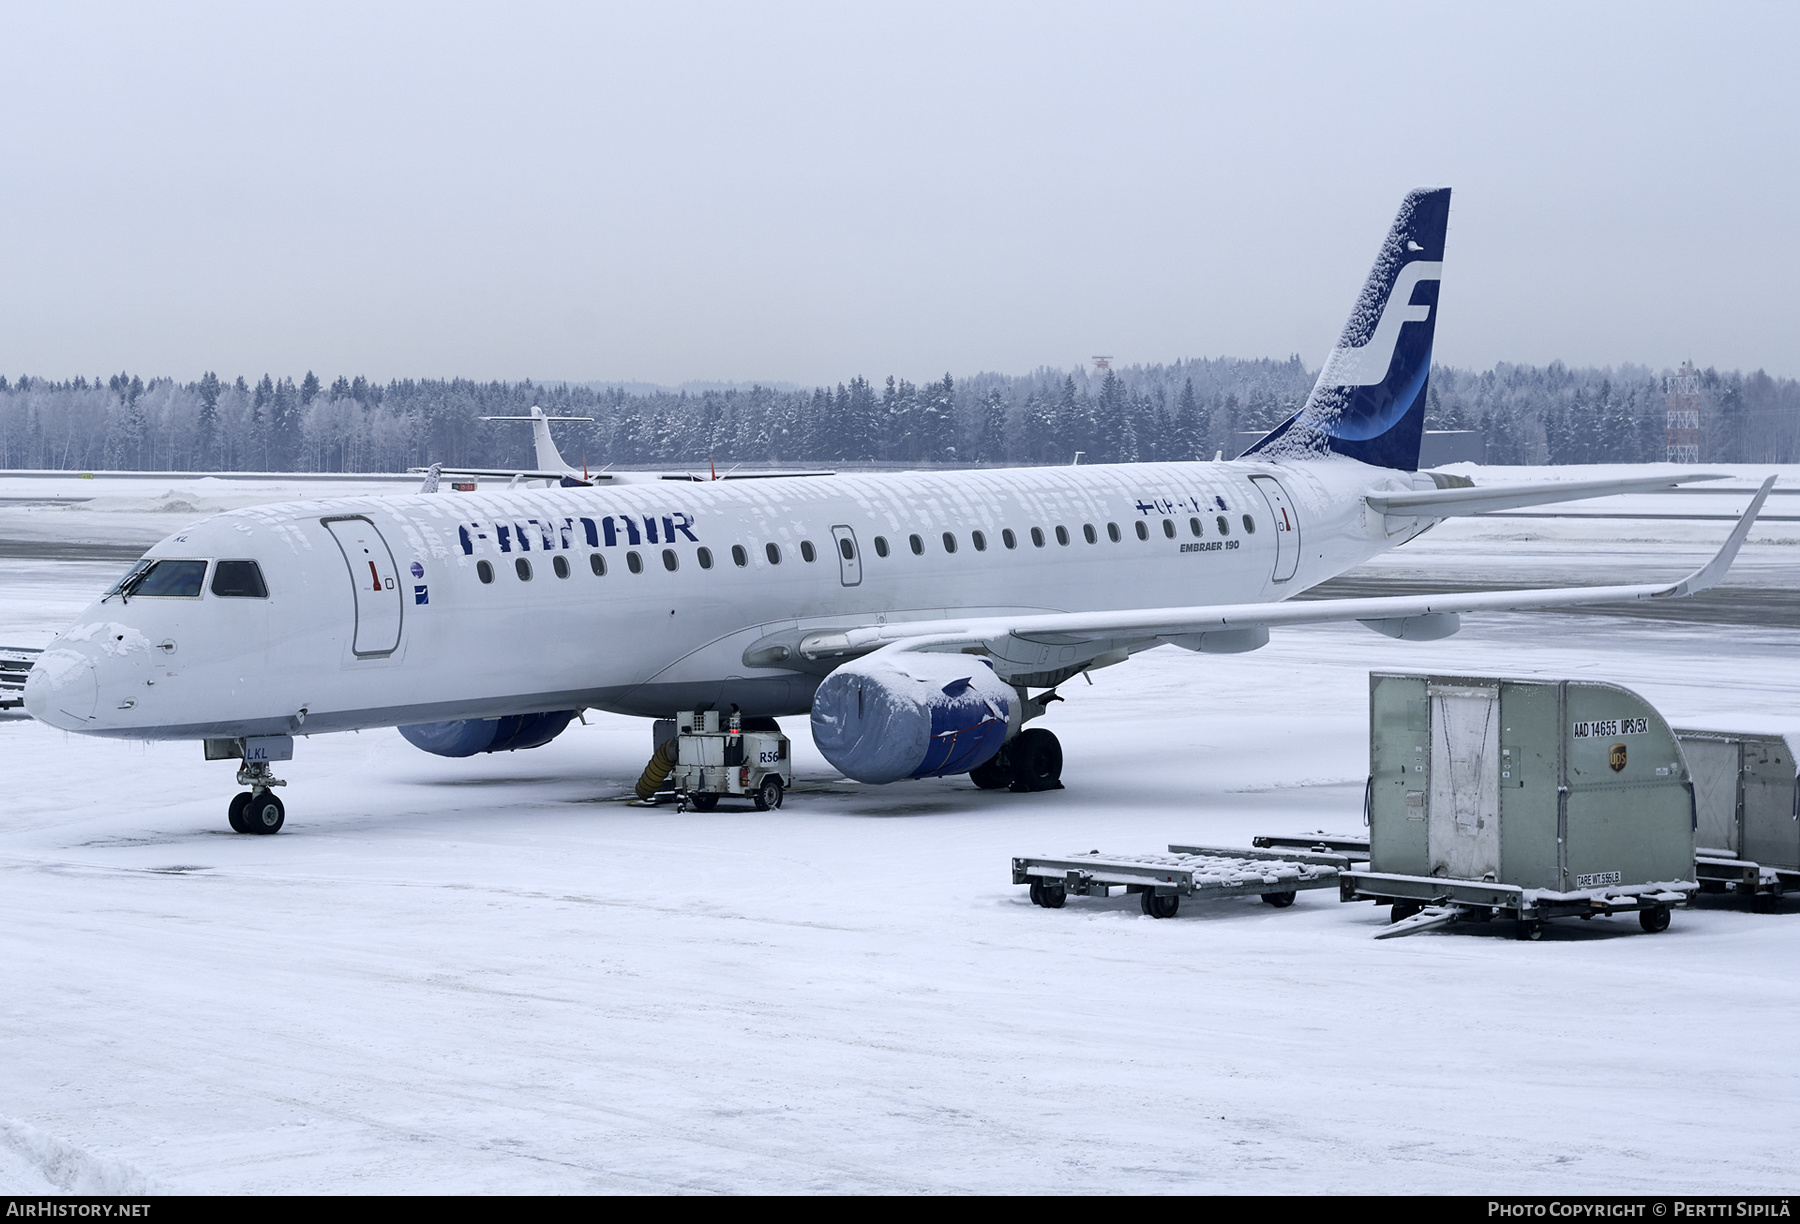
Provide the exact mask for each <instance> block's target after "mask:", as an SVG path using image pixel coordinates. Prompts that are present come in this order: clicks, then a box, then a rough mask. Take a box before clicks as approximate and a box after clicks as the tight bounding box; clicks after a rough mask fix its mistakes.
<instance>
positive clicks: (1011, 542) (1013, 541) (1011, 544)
mask: <svg viewBox="0 0 1800 1224" xmlns="http://www.w3.org/2000/svg"><path fill="white" fill-rule="evenodd" d="M1000 542H1001V543H1002V544H1004V545H1006V546H1007V547H1008V548H1017V547H1018V546H1019V537H1018V536H1016V535H1014V534H1013V529H1012V528H1011V527H1006V528H1003V529H1002V530H1001V532H1000Z"/></svg>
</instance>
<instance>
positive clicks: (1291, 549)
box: [1250, 476, 1300, 582]
mask: <svg viewBox="0 0 1800 1224" xmlns="http://www.w3.org/2000/svg"><path fill="white" fill-rule="evenodd" d="M1250 479H1251V480H1252V481H1253V482H1255V484H1256V487H1257V489H1259V490H1260V491H1261V492H1262V495H1263V499H1264V500H1265V501H1267V502H1268V503H1269V517H1270V518H1271V519H1273V520H1274V524H1273V526H1274V528H1275V581H1276V582H1286V581H1287V580H1288V579H1289V578H1292V577H1293V576H1294V570H1295V569H1296V568H1297V567H1298V566H1299V564H1300V518H1299V516H1298V515H1296V514H1295V513H1294V504H1293V502H1292V501H1290V500H1289V499H1288V495H1287V490H1286V489H1284V488H1282V487H1281V482H1280V481H1279V480H1276V479H1275V478H1274V477H1273V476H1252V477H1251V478H1250Z"/></svg>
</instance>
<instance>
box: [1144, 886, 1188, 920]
mask: <svg viewBox="0 0 1800 1224" xmlns="http://www.w3.org/2000/svg"><path fill="white" fill-rule="evenodd" d="M1138 896H1139V897H1140V898H1142V900H1141V902H1140V904H1141V905H1142V906H1143V907H1144V912H1145V913H1146V914H1149V915H1150V916H1151V917H1152V918H1173V917H1174V916H1175V911H1176V910H1178V909H1180V908H1181V898H1180V897H1178V896H1176V895H1175V894H1174V893H1168V894H1162V893H1158V892H1156V891H1155V890H1154V889H1149V888H1146V889H1145V890H1144V891H1143V892H1141V893H1139V894H1138Z"/></svg>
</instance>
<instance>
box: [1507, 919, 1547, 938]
mask: <svg viewBox="0 0 1800 1224" xmlns="http://www.w3.org/2000/svg"><path fill="white" fill-rule="evenodd" d="M1543 937H1544V924H1543V922H1542V921H1541V920H1539V919H1537V918H1521V919H1519V920H1518V922H1516V923H1514V924H1513V938H1514V939H1542V938H1543Z"/></svg>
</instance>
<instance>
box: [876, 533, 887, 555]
mask: <svg viewBox="0 0 1800 1224" xmlns="http://www.w3.org/2000/svg"><path fill="white" fill-rule="evenodd" d="M887 552H888V549H887V537H886V536H876V537H875V555H876V556H877V557H885V556H887Z"/></svg>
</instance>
